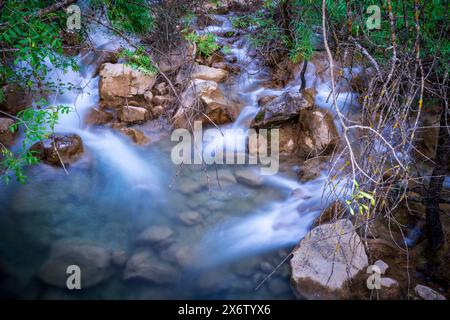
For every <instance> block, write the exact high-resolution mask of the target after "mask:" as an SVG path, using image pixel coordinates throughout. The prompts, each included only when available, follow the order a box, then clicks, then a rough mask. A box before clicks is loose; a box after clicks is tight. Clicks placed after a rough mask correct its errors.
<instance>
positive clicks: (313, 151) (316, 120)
mask: <svg viewBox="0 0 450 320" xmlns="http://www.w3.org/2000/svg"><path fill="white" fill-rule="evenodd" d="M298 132H299V135H298V138H297V146H298V153H299V155H300V156H302V157H305V158H311V157H317V156H319V155H320V156H324V155H328V154H330V153H331V152H333V151H334V149H335V148H336V147H337V145H338V142H339V135H338V133H337V130H336V127H335V125H334V122H333V117H332V116H331V114H330V113H329V112H328V111H326V110H322V109H318V108H315V109H313V110H301V111H300V115H299V122H298Z"/></svg>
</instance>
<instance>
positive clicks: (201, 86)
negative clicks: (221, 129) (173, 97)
mask: <svg viewBox="0 0 450 320" xmlns="http://www.w3.org/2000/svg"><path fill="white" fill-rule="evenodd" d="M181 101H182V105H180V106H179V108H178V110H177V112H176V114H175V115H174V116H173V119H172V121H173V126H174V127H176V128H189V124H188V121H187V119H186V118H187V117H188V118H189V119H191V121H196V120H198V121H202V122H203V123H210V122H211V120H212V121H213V122H214V123H215V124H224V123H229V122H232V121H234V120H235V119H236V117H237V115H238V113H239V106H238V104H237V103H233V102H232V101H228V100H227V99H225V97H224V96H223V94H222V91H221V90H220V88H219V86H218V84H217V83H216V82H214V81H210V80H198V79H196V80H192V81H191V82H190V83H189V85H188V86H187V88H186V89H185V90H184V91H183V93H182V94H181ZM205 115H206V116H205Z"/></svg>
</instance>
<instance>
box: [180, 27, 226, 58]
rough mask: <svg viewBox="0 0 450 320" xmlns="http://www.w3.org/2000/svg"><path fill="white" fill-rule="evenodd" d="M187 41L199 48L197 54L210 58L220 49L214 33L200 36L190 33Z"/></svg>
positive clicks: (186, 37)
mask: <svg viewBox="0 0 450 320" xmlns="http://www.w3.org/2000/svg"><path fill="white" fill-rule="evenodd" d="M185 39H186V40H187V41H190V42H192V43H194V44H195V45H196V46H197V52H198V53H199V54H200V55H202V56H204V57H209V56H210V55H212V54H213V53H214V52H216V51H217V50H219V49H220V45H219V44H218V43H217V42H216V37H215V36H214V35H213V34H212V33H206V34H202V35H198V34H197V33H195V32H189V33H187V34H186V35H185Z"/></svg>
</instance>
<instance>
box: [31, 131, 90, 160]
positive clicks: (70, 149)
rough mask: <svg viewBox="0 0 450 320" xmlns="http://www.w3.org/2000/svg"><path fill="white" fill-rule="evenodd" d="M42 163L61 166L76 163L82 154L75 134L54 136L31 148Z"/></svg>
mask: <svg viewBox="0 0 450 320" xmlns="http://www.w3.org/2000/svg"><path fill="white" fill-rule="evenodd" d="M30 150H31V151H34V152H35V156H36V157H37V158H39V159H41V160H42V161H43V162H45V163H48V164H51V165H56V166H62V164H61V162H62V163H63V164H64V165H67V164H71V163H73V162H75V161H77V160H78V159H79V158H80V157H81V155H82V154H83V152H84V148H83V142H82V140H81V138H80V137H79V136H78V135H76V134H70V135H54V136H51V137H50V138H48V139H46V140H43V141H40V142H37V143H35V144H34V145H33V146H32V147H31V148H30Z"/></svg>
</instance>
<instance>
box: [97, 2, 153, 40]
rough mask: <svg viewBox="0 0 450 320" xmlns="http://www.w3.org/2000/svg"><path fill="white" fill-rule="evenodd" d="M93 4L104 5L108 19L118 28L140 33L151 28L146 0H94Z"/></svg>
mask: <svg viewBox="0 0 450 320" xmlns="http://www.w3.org/2000/svg"><path fill="white" fill-rule="evenodd" d="M93 5H94V7H98V6H101V5H105V6H106V9H107V16H108V19H109V21H110V22H111V24H112V25H113V26H114V27H115V28H117V29H119V30H122V31H125V32H131V33H135V34H141V35H142V34H145V33H146V32H150V31H151V30H152V28H153V22H154V21H153V16H152V15H151V12H150V8H149V6H148V1H145V0H133V1H128V0H95V1H93Z"/></svg>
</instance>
